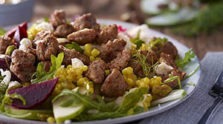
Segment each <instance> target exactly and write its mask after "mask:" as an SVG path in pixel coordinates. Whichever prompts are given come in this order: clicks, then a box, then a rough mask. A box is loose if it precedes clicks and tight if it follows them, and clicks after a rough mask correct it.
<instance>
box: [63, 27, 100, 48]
mask: <svg viewBox="0 0 223 124" xmlns="http://www.w3.org/2000/svg"><path fill="white" fill-rule="evenodd" d="M95 37H96V32H95V30H93V29H87V28H85V29H82V30H79V31H76V32H73V33H71V34H69V35H68V36H67V39H68V40H70V41H75V42H76V43H78V44H80V45H84V44H86V43H91V42H93V41H94V40H95Z"/></svg>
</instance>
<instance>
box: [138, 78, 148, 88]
mask: <svg viewBox="0 0 223 124" xmlns="http://www.w3.org/2000/svg"><path fill="white" fill-rule="evenodd" d="M149 83H150V80H149V78H148V77H145V78H142V79H139V80H137V81H136V85H137V86H138V87H146V88H148V89H149Z"/></svg>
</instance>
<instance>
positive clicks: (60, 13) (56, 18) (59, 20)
mask: <svg viewBox="0 0 223 124" xmlns="http://www.w3.org/2000/svg"><path fill="white" fill-rule="evenodd" d="M50 23H51V24H52V25H53V26H54V27H57V26H59V25H62V24H65V23H66V14H65V12H64V10H55V11H54V12H53V14H52V15H51V16H50Z"/></svg>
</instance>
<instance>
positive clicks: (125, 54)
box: [109, 50, 131, 70]
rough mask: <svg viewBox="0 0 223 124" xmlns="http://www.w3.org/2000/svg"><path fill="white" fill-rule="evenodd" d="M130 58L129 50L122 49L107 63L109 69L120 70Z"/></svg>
mask: <svg viewBox="0 0 223 124" xmlns="http://www.w3.org/2000/svg"><path fill="white" fill-rule="evenodd" d="M130 58H131V52H130V50H123V51H122V52H121V53H119V54H118V56H117V57H116V58H115V59H113V60H112V61H111V62H110V63H109V68H110V69H113V68H116V69H118V70H122V69H124V68H125V67H126V66H127V65H128V62H129V60H130Z"/></svg>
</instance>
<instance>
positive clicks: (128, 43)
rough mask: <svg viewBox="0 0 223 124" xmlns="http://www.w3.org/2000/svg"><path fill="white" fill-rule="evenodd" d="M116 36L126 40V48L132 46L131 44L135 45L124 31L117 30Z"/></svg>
mask: <svg viewBox="0 0 223 124" xmlns="http://www.w3.org/2000/svg"><path fill="white" fill-rule="evenodd" d="M118 38H121V39H123V40H124V41H126V45H125V48H127V49H130V48H131V47H132V45H135V44H133V43H132V42H131V41H130V37H129V36H128V34H127V33H126V32H119V33H118Z"/></svg>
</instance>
